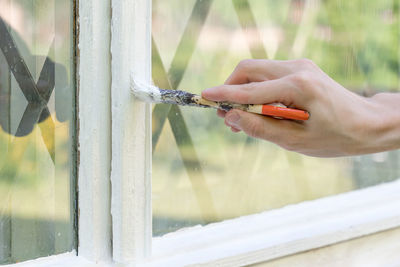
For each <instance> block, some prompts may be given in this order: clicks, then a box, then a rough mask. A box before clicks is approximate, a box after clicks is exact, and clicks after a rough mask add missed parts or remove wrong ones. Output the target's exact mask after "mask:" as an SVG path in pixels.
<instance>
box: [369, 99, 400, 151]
mask: <svg viewBox="0 0 400 267" xmlns="http://www.w3.org/2000/svg"><path fill="white" fill-rule="evenodd" d="M369 100H370V103H371V110H370V113H369V114H370V116H371V117H372V118H371V120H370V122H369V127H368V129H369V130H370V133H369V134H368V133H367V135H368V136H369V137H370V142H371V143H370V144H369V145H370V147H369V148H368V149H372V151H366V152H380V151H386V150H393V149H399V148H400V93H379V94H376V95H374V96H373V97H371V98H370V99H369ZM367 120H368V118H367ZM367 123H368V122H367Z"/></svg>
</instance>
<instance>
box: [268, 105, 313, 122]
mask: <svg viewBox="0 0 400 267" xmlns="http://www.w3.org/2000/svg"><path fill="white" fill-rule="evenodd" d="M262 114H264V115H268V116H274V117H280V118H284V119H291V120H298V121H306V120H308V118H309V117H310V114H308V112H307V111H304V110H300V109H293V108H283V107H276V106H271V105H263V106H262Z"/></svg>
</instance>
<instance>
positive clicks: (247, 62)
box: [236, 59, 254, 70]
mask: <svg viewBox="0 0 400 267" xmlns="http://www.w3.org/2000/svg"><path fill="white" fill-rule="evenodd" d="M253 61H254V60H253V59H243V60H241V61H240V62H239V64H238V65H237V67H236V69H238V70H247V69H248V68H249V67H250V66H251V65H252V64H253Z"/></svg>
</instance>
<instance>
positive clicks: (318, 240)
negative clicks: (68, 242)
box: [13, 0, 400, 267]
mask: <svg viewBox="0 0 400 267" xmlns="http://www.w3.org/2000/svg"><path fill="white" fill-rule="evenodd" d="M76 11H77V12H78V13H77V23H78V22H79V25H78V26H77V29H78V31H77V33H76V34H77V36H79V40H78V45H77V49H78V53H77V60H78V66H77V69H76V71H77V74H79V75H77V84H78V92H79V95H78V99H79V101H78V102H79V109H78V118H79V132H78V140H79V159H80V161H79V175H78V177H79V179H78V181H79V183H78V185H79V247H78V252H77V253H76V252H75V251H72V252H68V253H64V254H60V255H54V256H50V257H45V258H41V259H36V260H32V261H27V262H23V263H19V264H15V266H54V265H55V264H58V265H59V266H71V265H74V266H83V265H84V266H91V265H93V266H95V265H97V264H99V263H101V264H102V265H104V266H112V265H114V264H115V263H121V264H123V265H138V266H148V267H149V266H187V265H194V264H199V265H201V266H203V265H204V266H216V265H218V266H242V265H248V264H254V263H260V262H264V261H268V260H272V259H276V258H280V257H283V256H288V255H293V254H295V253H299V252H303V251H307V250H311V249H315V248H320V247H323V246H327V245H331V244H335V243H338V242H343V241H346V240H350V239H354V238H358V237H362V236H365V235H368V234H372V233H377V232H380V231H384V230H388V229H393V228H396V227H399V226H400V209H398V208H397V207H399V205H400V194H398V193H397V192H399V191H400V180H397V181H394V182H390V183H386V184H381V185H377V186H373V187H369V188H366V189H362V190H356V191H352V192H348V193H344V194H340V195H335V196H331V197H326V198H322V199H317V200H313V201H308V202H303V203H299V204H294V205H290V206H287V207H284V208H281V209H276V210H271V211H266V212H263V213H259V214H253V215H249V216H244V217H240V218H235V219H232V220H228V221H223V222H219V223H213V224H210V225H207V226H204V227H201V226H198V227H191V228H188V229H184V230H180V231H178V232H174V233H170V234H167V235H165V236H163V237H156V238H153V237H152V232H151V138H150V137H151V106H150V105H149V104H144V103H142V102H140V101H136V100H135V99H134V98H133V96H132V94H131V93H130V76H131V71H133V73H134V74H133V75H134V76H135V78H136V79H142V80H143V81H150V80H151V1H147V0H136V1H130V0H119V1H113V0H111V1H99V2H96V3H92V2H91V1H83V0H81V1H79V8H77V10H76ZM80 18H84V19H80ZM143 26H144V27H143ZM100 40H101V41H100ZM110 51H111V53H110ZM111 77H112V79H111ZM95 155H100V156H95ZM107 155H108V156H107ZM110 179H111V183H110ZM388 203H389V204H388ZM293 214H294V215H293ZM310 221H311V222H312V223H310ZM249 226H251V227H249ZM72 263H73V264H72ZM13 266H14V265H13Z"/></svg>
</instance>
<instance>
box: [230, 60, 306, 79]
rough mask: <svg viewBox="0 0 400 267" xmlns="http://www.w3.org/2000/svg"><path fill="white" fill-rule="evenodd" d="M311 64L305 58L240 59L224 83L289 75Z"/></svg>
mask: <svg viewBox="0 0 400 267" xmlns="http://www.w3.org/2000/svg"><path fill="white" fill-rule="evenodd" d="M312 65H313V63H312V62H310V61H309V60H307V59H299V60H266V59H245V60H242V61H241V62H240V63H239V64H238V65H237V66H236V68H235V70H234V71H233V72H232V74H231V75H230V76H229V77H228V79H227V80H226V81H225V84H244V83H250V82H261V81H266V80H274V79H278V78H281V77H284V76H287V75H290V74H292V73H294V72H296V70H304V69H308V68H311V67H312Z"/></svg>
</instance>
